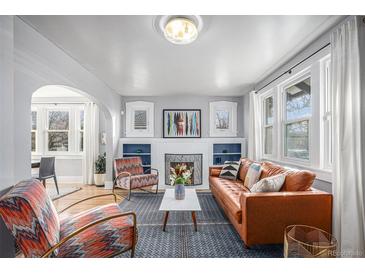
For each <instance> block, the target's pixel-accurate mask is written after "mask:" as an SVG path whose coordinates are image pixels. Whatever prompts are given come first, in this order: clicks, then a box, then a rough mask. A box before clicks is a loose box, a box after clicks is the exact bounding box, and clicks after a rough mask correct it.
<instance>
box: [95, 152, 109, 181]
mask: <svg viewBox="0 0 365 274" xmlns="http://www.w3.org/2000/svg"><path fill="white" fill-rule="evenodd" d="M105 162H106V153H105V152H104V154H101V155H99V156H98V159H96V161H95V173H94V182H95V185H96V186H104V184H105Z"/></svg>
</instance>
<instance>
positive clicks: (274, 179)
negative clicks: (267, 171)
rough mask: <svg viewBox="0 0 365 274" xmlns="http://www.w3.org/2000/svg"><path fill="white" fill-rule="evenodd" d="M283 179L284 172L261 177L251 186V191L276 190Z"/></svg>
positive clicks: (281, 184)
mask: <svg viewBox="0 0 365 274" xmlns="http://www.w3.org/2000/svg"><path fill="white" fill-rule="evenodd" d="M284 181H285V174H278V175H275V176H271V177H266V178H264V179H261V180H260V181H258V182H257V183H256V184H254V185H253V187H252V188H251V192H278V191H279V190H280V189H281V187H282V186H283V184H284Z"/></svg>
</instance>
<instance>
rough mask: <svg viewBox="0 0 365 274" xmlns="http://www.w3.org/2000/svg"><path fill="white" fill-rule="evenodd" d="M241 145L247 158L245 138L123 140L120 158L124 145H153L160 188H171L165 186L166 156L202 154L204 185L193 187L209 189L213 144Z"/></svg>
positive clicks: (153, 163)
mask: <svg viewBox="0 0 365 274" xmlns="http://www.w3.org/2000/svg"><path fill="white" fill-rule="evenodd" d="M220 143H223V144H224V143H241V144H242V156H246V139H245V138H199V139H185V138H184V139H164V138H121V139H120V140H119V147H118V157H122V155H123V144H151V166H152V167H153V168H157V169H158V170H159V171H160V178H159V179H160V183H159V188H161V189H163V188H170V187H171V186H168V185H166V184H165V176H164V174H165V154H202V155H203V165H202V172H203V184H201V185H197V186H193V188H196V189H209V182H208V176H209V174H208V173H209V166H211V165H213V144H220Z"/></svg>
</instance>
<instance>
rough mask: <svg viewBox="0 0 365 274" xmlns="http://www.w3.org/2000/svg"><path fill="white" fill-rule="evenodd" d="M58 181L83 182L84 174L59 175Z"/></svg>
mask: <svg viewBox="0 0 365 274" xmlns="http://www.w3.org/2000/svg"><path fill="white" fill-rule="evenodd" d="M57 181H58V183H82V181H83V180H82V176H57Z"/></svg>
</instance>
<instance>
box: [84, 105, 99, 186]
mask: <svg viewBox="0 0 365 274" xmlns="http://www.w3.org/2000/svg"><path fill="white" fill-rule="evenodd" d="M84 113H85V123H84V124H85V125H84V127H85V129H84V159H83V168H82V172H83V174H82V175H83V181H84V184H93V183H94V169H95V164H94V163H95V160H96V158H97V157H98V154H99V108H98V106H97V105H96V104H94V103H86V104H85V111H84Z"/></svg>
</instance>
